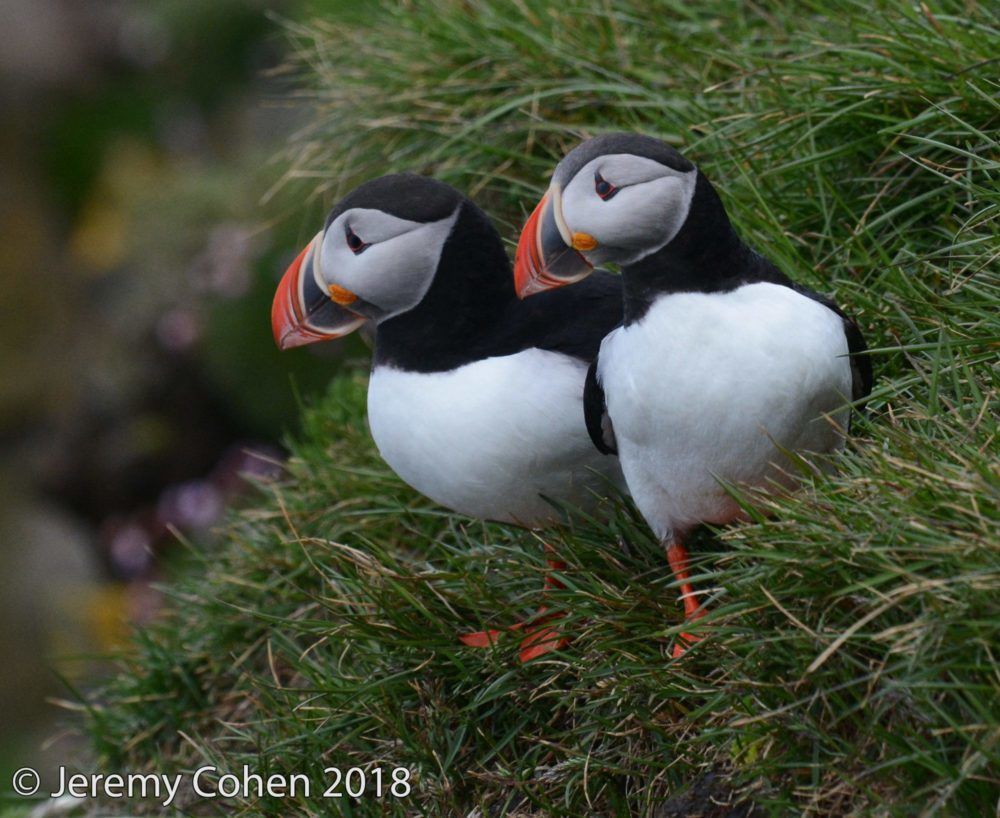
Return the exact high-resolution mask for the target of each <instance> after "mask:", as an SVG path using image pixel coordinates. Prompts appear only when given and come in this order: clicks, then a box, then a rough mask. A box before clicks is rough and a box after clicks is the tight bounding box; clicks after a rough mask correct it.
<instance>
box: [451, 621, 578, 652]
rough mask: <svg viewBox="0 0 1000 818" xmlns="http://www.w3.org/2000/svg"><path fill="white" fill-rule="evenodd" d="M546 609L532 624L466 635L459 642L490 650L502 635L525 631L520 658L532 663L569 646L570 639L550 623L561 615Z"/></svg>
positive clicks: (523, 623)
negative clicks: (549, 612)
mask: <svg viewBox="0 0 1000 818" xmlns="http://www.w3.org/2000/svg"><path fill="white" fill-rule="evenodd" d="M545 610H546V609H545V608H539V610H538V615H537V616H536V617H534V618H533V619H532V620H531V621H530V622H518V623H517V624H515V625H511V626H510V627H509V628H504V629H503V630H496V629H490V630H485V631H476V632H475V633H465V634H462V635H461V636H459V637H458V639H459V641H460V642H461V643H462V644H463V645H466V646H468V647H470V648H489V647H492V646H493V645H495V644H496V643H497V641H498V640H499V639H500V636H501V634H503V633H511V632H514V633H516V632H518V631H524V632H525V634H526V635H525V637H524V638H523V639H522V640H521V649H520V651H519V652H518V656H520V659H521V661H522V662H530V661H531V660H532V659H537V658H538V657H539V656H544V655H545V654H546V653H551V652H552V651H554V650H562V648H564V647H566V646H567V645H568V644H569V637H567V636H562V635H560V633H559V632H558V631H557V630H556V629H555V628H553V627H552V626H551V625H549V623H550V622H551V621H552V620H553V619H556V618H558V617H559V616H561V614H546V613H545Z"/></svg>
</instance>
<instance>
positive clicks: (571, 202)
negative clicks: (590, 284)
mask: <svg viewBox="0 0 1000 818" xmlns="http://www.w3.org/2000/svg"><path fill="white" fill-rule="evenodd" d="M697 176H698V172H697V170H694V169H692V170H690V171H686V172H685V171H678V170H673V169H672V168H668V167H667V166H666V165H662V164H660V163H659V162H656V161H654V160H652V159H647V158H645V157H643V156H636V155H634V154H630V153H615V154H606V155H604V156H598V157H597V158H596V159H593V160H591V161H590V162H588V163H587V164H586V165H584V166H583V167H582V168H581V169H580V170H579V171H578V172H577V174H576V175H575V176H574V177H573V178H572V179H571V180H570V183H569V184H568V185H566V187H565V189H564V190H563V191H562V197H561V198H562V208H561V210H562V220H563V224H560V225H559V229H560V232H561V233H564V236H563V238H564V239H566V240H567V243H569V240H570V239H571V237H572V234H573V233H588V234H590V235H591V236H593V237H594V238H595V239H597V247H596V248H595V249H594V250H589V251H585V252H583V255H584V256H585V257H586V259H587V261H589V262H590V263H591V264H594V265H598V264H607V263H612V264H620V265H628V264H633V263H635V262H636V261H639V259H641V258H643V257H645V256H648V255H649V254H650V253H655V252H656V251H657V250H659V249H660V248H662V247H664V246H665V245H666V244H667V243H668V242H670V241H671V240H672V239H673V238H674V236H676V235H677V233H678V231H679V230H680V229H681V226H682V225H683V224H684V220H685V219H686V218H687V214H688V210H689V209H690V207H691V199H692V198H693V197H694V189H695V183H696V181H697ZM601 180H603V182H604V183H606V184H607V185H610V186H611V188H612V189H613V192H612V195H610V196H606V197H605V198H602V197H601V195H600V194H599V193H598V183H599V182H601ZM601 187H602V189H607V188H604V185H601ZM557 219H558V216H557Z"/></svg>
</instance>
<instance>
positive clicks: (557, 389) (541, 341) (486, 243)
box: [271, 174, 622, 661]
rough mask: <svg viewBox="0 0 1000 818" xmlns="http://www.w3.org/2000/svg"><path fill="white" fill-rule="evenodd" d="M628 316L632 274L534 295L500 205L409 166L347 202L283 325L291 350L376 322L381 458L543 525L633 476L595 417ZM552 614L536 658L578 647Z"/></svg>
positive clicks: (411, 477) (513, 518)
mask: <svg viewBox="0 0 1000 818" xmlns="http://www.w3.org/2000/svg"><path fill="white" fill-rule="evenodd" d="M621 316H622V286H621V279H620V278H619V277H618V276H614V275H611V274H610V273H605V272H600V271H598V272H597V273H595V274H594V275H593V276H591V277H590V278H589V279H588V280H587V281H586V282H584V283H583V284H582V285H581V286H579V287H573V288H569V289H566V290H559V291H553V292H551V293H546V294H544V295H542V296H539V297H538V298H535V299H531V300H530V301H522V300H520V299H519V298H518V297H517V293H516V292H515V290H514V279H513V276H512V274H511V265H510V260H509V259H508V257H507V253H506V251H505V250H504V246H503V242H502V241H501V239H500V235H499V233H497V231H496V229H495V228H494V227H493V225H492V224H491V223H490V220H489V219H488V218H487V216H486V214H484V213H483V212H482V211H481V210H480V209H479V208H478V207H476V205H475V204H473V203H472V202H471V201H470V200H469V199H467V198H466V197H464V196H462V195H461V194H460V193H459V192H458V191H456V190H454V189H453V188H451V187H449V186H448V185H445V184H443V183H441V182H438V181H436V180H434V179H429V178H426V177H422V176H416V175H412V174H394V175H390V176H384V177H381V178H379V179H375V180H372V181H370V182H366V183H364V184H362V185H361V186H360V187H358V188H356V189H355V190H353V191H352V192H351V193H350V194H348V195H347V196H346V197H345V198H344V199H343V200H342V201H341V202H340V203H339V204H337V205H336V206H335V207H334V208H333V210H332V211H331V213H330V215H329V216H328V218H327V220H326V226H325V227H324V228H323V230H321V231H320V232H319V233H318V234H317V235H316V237H315V238H314V239H313V240H312V241H311V242H310V243H309V244H308V246H307V247H306V248H305V250H303V251H302V253H301V254H300V255H299V257H298V258H296V259H295V261H293V262H292V264H291V266H290V267H289V268H288V271H287V272H286V273H285V275H284V278H283V279H282V281H281V283H280V285H279V287H278V291H277V293H276V295H275V298H274V303H273V306H272V312H271V323H272V328H273V330H274V337H275V340H276V341H277V343H278V345H279V346H280V347H281V348H282V349H288V348H291V347H295V346H300V345H303V344H310V343H314V342H317V341H324V340H328V339H332V338H339V337H341V336H343V335H346V334H347V333H349V332H351V331H353V330H354V329H357V328H358V327H359V326H361V325H362V324H363V323H364V322H365V321H371V322H373V323H374V325H375V350H374V355H373V360H372V371H371V378H370V380H369V385H368V424H369V427H370V430H371V434H372V437H373V439H374V440H375V444H376V446H377V447H378V450H379V453H380V454H381V455H382V458H383V459H384V460H385V461H386V462H387V463H388V464H389V466H390V467H392V469H393V470H394V471H395V472H396V473H397V474H398V475H399V476H400V477H401V478H402V479H403V480H404V481H406V482H407V483H408V484H409V485H410V486H412V487H413V488H415V489H416V490H417V491H419V492H420V493H422V494H424V495H426V496H427V497H429V498H430V499H432V500H434V501H435V502H436V503H439V504H440V505H443V506H446V507H448V508H450V509H452V510H453V511H457V512H459V513H460V514H464V515H467V516H470V517H477V518H480V519H487V520H497V521H501V522H507V523H515V524H518V525H523V526H527V527H529V528H544V527H547V526H551V525H553V524H555V523H557V522H558V521H559V520H560V517H561V515H560V513H559V512H558V510H557V508H556V506H555V505H553V501H555V502H556V503H559V504H563V505H567V506H572V507H576V508H584V509H587V510H590V511H593V510H594V507H595V505H596V504H597V502H598V498H599V497H600V496H602V495H606V494H607V493H608V488H609V484H615V483H618V484H620V483H621V481H622V477H621V470H620V468H619V465H618V461H617V458H613V457H606V456H604V455H603V454H602V453H601V452H600V451H599V450H598V449H596V448H595V447H594V445H593V443H592V442H591V440H590V438H589V437H588V435H587V430H586V427H585V426H584V423H583V391H584V389H583V388H584V382H585V379H586V376H587V369H588V367H589V365H590V364H591V363H592V362H593V361H594V359H595V358H596V356H597V350H598V348H599V346H600V344H601V340H602V339H603V338H604V337H605V336H606V335H607V334H608V333H609V332H610V331H611V330H612V329H614V328H615V327H616V326H617V325H618V324H620V323H621ZM549 557H550V558H549V560H548V564H549V567H550V568H551V569H553V570H556V569H559V568H561V567H563V566H562V563H560V562H559V561H558V560H556V559H555V558H554V555H552V554H550V555H549ZM554 585H556V582H555V580H554V579H553V578H551V577H547V578H546V587H552V586H554ZM544 613H545V611H544V608H543V609H542V610H541V611H540V612H539V616H538V617H535V618H534V619H533V620H532V621H531V622H527V623H522V624H521V625H518V626H515V627H514V630H521V629H524V631H525V634H524V636H523V638H522V640H521V649H520V656H521V659H522V661H528V660H530V659H532V658H535V657H536V656H540V655H542V654H543V653H547V652H548V651H551V650H554V649H555V648H557V647H561V646H563V645H564V644H565V643H566V639H565V637H563V636H561V635H559V634H558V633H556V631H555V630H554V628H552V627H551V625H550V624H548V623H549V622H550V617H548V616H545V615H544ZM498 636H499V632H498V631H494V630H488V631H479V632H475V633H469V634H465V635H463V636H462V637H461V639H462V641H463V642H464V643H465V644H467V645H469V646H473V647H487V646H489V645H491V644H492V643H493V642H494V641H495V640H496V639H497V637H498Z"/></svg>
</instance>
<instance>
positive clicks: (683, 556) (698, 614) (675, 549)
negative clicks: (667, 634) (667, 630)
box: [667, 540, 705, 659]
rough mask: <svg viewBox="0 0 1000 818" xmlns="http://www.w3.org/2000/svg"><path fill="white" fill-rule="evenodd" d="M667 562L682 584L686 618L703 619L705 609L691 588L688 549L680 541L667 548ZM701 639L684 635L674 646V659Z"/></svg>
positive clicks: (682, 600) (692, 619) (688, 634)
mask: <svg viewBox="0 0 1000 818" xmlns="http://www.w3.org/2000/svg"><path fill="white" fill-rule="evenodd" d="M667 562H669V563H670V569H671V570H672V571H673V572H674V577H675V578H676V580H677V582H678V583H679V584H680V591H681V602H683V603H684V618H685V619H687V620H688V621H694V620H696V619H701V618H702V617H703V616H704V615H705V609H704V608H702V607H701V606H700V605H699V604H698V599H697V597H696V596H695V593H694V588H692V587H691V579H690V577H691V575H690V573H689V572H688V564H689V557H688V552H687V549H686V548H685V547H684V544H683V543H682V542H681V541H680V540H674V541H673V542H671V543H670V545H668V546H667ZM699 639H701V637H700V636H694V635H692V634H690V633H682V634H681V635H680V637H679V638H678V640H677V644H676V645H674V658H675V659H677V658H678V657H680V656H683V655H684V652H685V651H686V650H687V649H688V647H690V646H691V645H693V644H694V643H695V642H697V641H698V640H699Z"/></svg>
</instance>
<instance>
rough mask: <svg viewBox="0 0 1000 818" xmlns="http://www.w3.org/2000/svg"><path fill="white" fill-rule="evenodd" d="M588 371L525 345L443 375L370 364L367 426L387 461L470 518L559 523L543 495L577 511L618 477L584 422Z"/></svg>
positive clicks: (612, 462)
mask: <svg viewBox="0 0 1000 818" xmlns="http://www.w3.org/2000/svg"><path fill="white" fill-rule="evenodd" d="M586 371H587V365H586V364H585V363H584V362H583V361H580V360H578V359H576V358H571V357H569V356H567V355H563V354H560V353H557V352H548V351H545V350H540V349H535V348H531V349H527V350H524V351H522V352H518V353H516V354H514V355H505V356H498V357H492V358H486V359H483V360H479V361H474V362H472V363H469V364H466V365H464V366H460V367H458V368H457V369H454V370H451V371H449V372H434V373H418V372H406V371H402V370H399V369H395V368H393V367H390V366H384V365H380V366H376V367H375V369H374V371H373V372H372V376H371V382H370V383H369V386H368V422H369V426H370V427H371V433H372V437H373V438H374V440H375V444H376V445H377V446H378V450H379V452H380V453H381V455H382V457H383V459H384V460H385V461H386V462H387V463H388V464H389V465H390V466H391V467H392V469H393V471H395V472H396V473H397V474H398V475H399V476H400V477H402V478H403V480H405V481H406V482H407V483H408V484H409V485H411V486H412V487H413V488H415V489H416V490H417V491H419V492H420V493H421V494H424V495H426V496H427V497H430V498H431V499H432V500H434V501H435V502H437V503H440V504H441V505H444V506H447V507H448V508H451V509H454V510H456V511H458V512H460V513H462V514H466V515H468V516H470V517H479V518H485V519H491V520H499V521H504V522H512V523H519V524H521V525H526V526H531V527H538V526H543V525H546V524H549V523H552V522H556V521H558V519H559V513H558V512H557V510H556V509H555V508H554V507H553V506H552V505H551V504H550V503H548V502H546V501H545V499H543V497H542V495H546V496H548V497H550V498H551V499H553V500H556V501H558V502H561V503H567V504H570V505H572V506H577V507H584V508H586V507H588V506H592V505H593V504H594V502H595V500H596V496H595V493H596V494H599V495H606V494H607V489H608V483H607V481H608V479H611V480H615V481H618V480H620V479H621V472H620V469H619V467H618V462H617V460H616V459H615V458H612V457H605V456H603V455H601V454H600V453H599V452H598V451H597V450H596V449H595V448H594V446H593V444H592V443H591V442H590V439H589V438H588V437H587V434H586V432H585V431H584V426H583V405H582V395H583V383H584V377H585V375H586Z"/></svg>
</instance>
